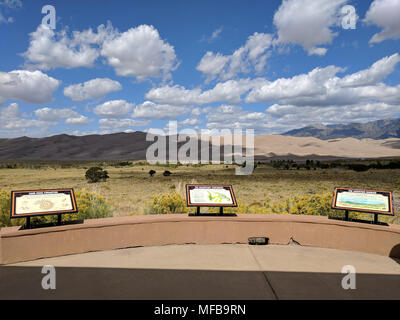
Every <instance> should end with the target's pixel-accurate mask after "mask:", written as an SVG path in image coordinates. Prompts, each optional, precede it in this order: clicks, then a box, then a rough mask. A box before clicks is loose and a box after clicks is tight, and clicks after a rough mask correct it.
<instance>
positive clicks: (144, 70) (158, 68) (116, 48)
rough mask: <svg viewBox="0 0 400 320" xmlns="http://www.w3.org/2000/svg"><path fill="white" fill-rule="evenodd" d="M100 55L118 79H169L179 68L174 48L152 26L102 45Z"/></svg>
mask: <svg viewBox="0 0 400 320" xmlns="http://www.w3.org/2000/svg"><path fill="white" fill-rule="evenodd" d="M101 54H102V55H103V56H104V57H106V58H107V61H108V64H109V65H111V66H112V67H114V69H115V72H116V73H117V75H119V76H129V77H136V78H137V79H138V80H139V81H140V80H143V79H146V78H148V77H154V78H157V77H159V78H164V79H167V78H169V77H170V76H171V75H170V73H171V71H173V70H175V69H176V68H177V66H178V62H177V58H176V55H175V50H174V47H173V46H171V45H170V44H169V43H167V42H166V41H164V40H163V39H161V37H160V34H159V33H158V31H157V29H155V28H154V27H153V26H148V25H141V26H138V27H136V28H131V29H129V30H127V31H125V32H123V33H120V34H118V35H117V36H116V37H115V38H113V39H111V40H106V41H104V43H103V46H102V50H101Z"/></svg>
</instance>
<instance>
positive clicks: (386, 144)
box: [0, 120, 400, 161]
mask: <svg viewBox="0 0 400 320" xmlns="http://www.w3.org/2000/svg"><path fill="white" fill-rule="evenodd" d="M386 124H387V126H388V127H387V128H386V129H385V128H379V129H378V128H377V126H380V125H386ZM398 125H399V121H397V126H398ZM309 128H310V127H309ZM313 128H314V131H313V130H311V129H307V128H303V129H299V130H297V131H296V132H293V131H292V133H291V135H292V134H295V135H307V136H289V133H286V134H285V135H259V136H255V138H254V155H255V159H256V160H260V161H263V160H272V159H293V160H297V159H298V160H305V159H318V160H331V159H344V158H348V159H360V158H394V157H400V138H399V128H398V127H397V128H396V121H393V120H383V121H380V122H374V123H371V124H366V125H360V126H358V125H356V124H355V125H354V126H353V127H352V126H351V125H346V126H336V127H335V128H334V127H332V126H329V127H325V126H324V127H322V126H321V127H319V129H318V130H317V129H316V127H313ZM313 132H314V134H315V135H316V136H318V137H314V136H309V135H311V134H312V133H313ZM328 132H330V133H328ZM345 133H347V134H350V133H352V134H355V135H356V136H357V137H356V138H354V137H348V136H346V135H345ZM367 133H369V135H368V134H367ZM395 134H397V136H396V137H391V136H393V135H395ZM146 135H147V134H146V133H145V132H139V131H137V132H133V133H114V134H105V135H87V136H71V135H66V134H62V135H56V136H51V137H45V138H29V137H20V138H13V139H0V160H3V161H4V160H145V159H146V151H147V149H148V147H149V146H150V145H152V144H153V143H154V142H153V141H146ZM371 136H374V137H376V136H379V137H388V138H385V139H372V138H370V137H371ZM329 137H335V138H333V139H330V138H329ZM359 137H363V138H362V139H361V138H359ZM365 137H367V138H365ZM243 140H245V139H244V137H243ZM167 141H168V139H167ZM224 141H226V140H225V137H224ZM227 141H235V139H232V137H229V140H227ZM185 143H186V142H180V143H178V150H179V148H180V146H181V145H183V144H185ZM198 145H199V149H198V153H199V155H201V154H203V152H204V150H205V149H203V148H202V147H200V145H201V144H200V143H199V144H198ZM218 148H219V149H220V153H221V154H222V155H223V152H224V146H223V143H221V146H218V145H210V147H209V154H210V155H212V154H213V153H212V152H213V151H215V149H218ZM167 150H168V149H167ZM167 156H168V151H167Z"/></svg>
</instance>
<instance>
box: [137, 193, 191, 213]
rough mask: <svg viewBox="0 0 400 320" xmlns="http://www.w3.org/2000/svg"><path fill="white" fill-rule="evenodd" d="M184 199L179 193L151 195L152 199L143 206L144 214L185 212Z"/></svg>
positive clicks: (186, 210)
mask: <svg viewBox="0 0 400 320" xmlns="http://www.w3.org/2000/svg"><path fill="white" fill-rule="evenodd" d="M186 212H188V209H187V207H186V200H185V198H183V197H182V196H181V195H180V194H179V193H177V192H172V193H164V194H161V195H159V196H153V197H152V200H151V201H150V202H149V203H148V204H147V206H145V208H144V210H143V213H144V214H168V213H186Z"/></svg>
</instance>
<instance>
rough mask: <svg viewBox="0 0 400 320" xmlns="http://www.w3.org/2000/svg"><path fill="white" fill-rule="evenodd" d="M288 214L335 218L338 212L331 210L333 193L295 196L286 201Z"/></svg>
mask: <svg viewBox="0 0 400 320" xmlns="http://www.w3.org/2000/svg"><path fill="white" fill-rule="evenodd" d="M286 203H287V208H288V213H290V214H305V215H317V216H328V215H331V216H334V215H337V213H338V211H336V210H333V209H332V208H331V203H332V193H330V192H328V193H325V194H312V195H302V196H295V197H293V198H287V199H286Z"/></svg>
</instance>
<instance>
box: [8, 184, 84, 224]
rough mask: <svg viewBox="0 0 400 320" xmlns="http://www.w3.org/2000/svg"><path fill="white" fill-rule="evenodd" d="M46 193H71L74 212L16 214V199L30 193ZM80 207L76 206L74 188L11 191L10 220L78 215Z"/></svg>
mask: <svg viewBox="0 0 400 320" xmlns="http://www.w3.org/2000/svg"><path fill="white" fill-rule="evenodd" d="M40 192H41V193H45V192H64V193H69V195H70V197H71V203H72V210H59V211H43V212H34V213H24V214H16V213H15V209H16V198H17V196H18V195H24V194H30V193H40ZM77 212H78V206H77V204H76V198H75V192H74V189H73V188H65V189H36V190H16V191H11V209H10V218H12V219H13V218H29V217H36V216H48V215H56V214H58V215H60V214H68V213H77Z"/></svg>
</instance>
